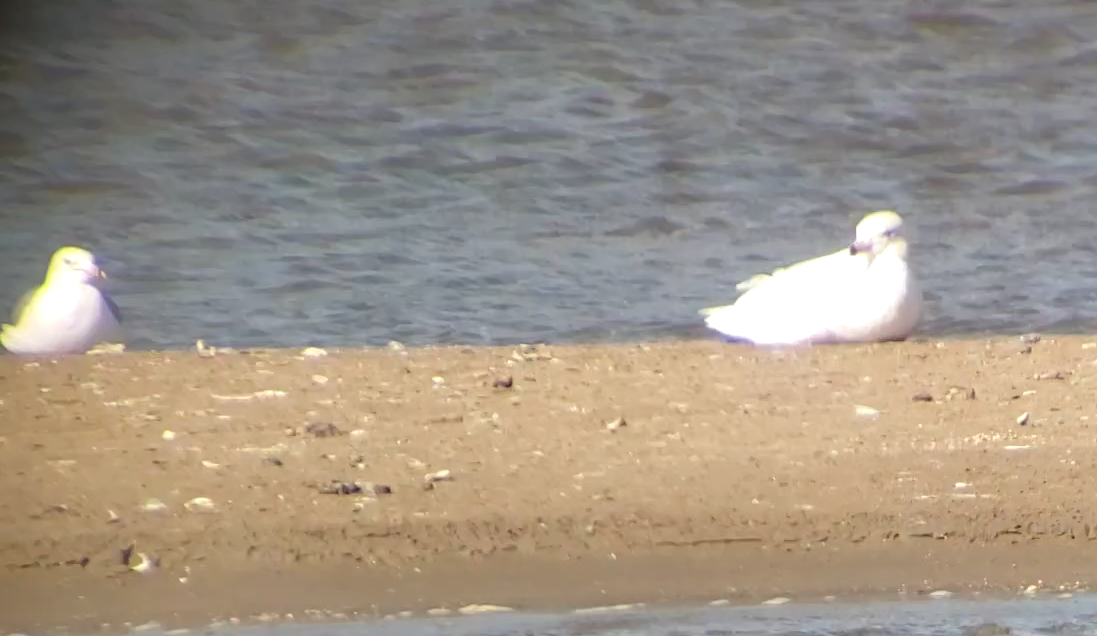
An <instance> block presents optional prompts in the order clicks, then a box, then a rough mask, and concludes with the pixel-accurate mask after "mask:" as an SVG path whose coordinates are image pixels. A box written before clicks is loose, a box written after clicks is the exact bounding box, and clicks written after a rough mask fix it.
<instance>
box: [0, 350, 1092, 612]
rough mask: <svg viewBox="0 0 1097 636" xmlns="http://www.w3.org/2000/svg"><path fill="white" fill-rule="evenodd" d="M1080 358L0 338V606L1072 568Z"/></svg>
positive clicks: (490, 599) (113, 606) (415, 600)
mask: <svg viewBox="0 0 1097 636" xmlns="http://www.w3.org/2000/svg"><path fill="white" fill-rule="evenodd" d="M1030 340H1031V339H1030ZM1095 361H1097V336H1095V337H1087V336H1054V337H1051V336H1048V337H1045V338H1044V339H1042V340H1038V341H1034V342H1029V341H1026V340H1023V339H1020V338H1017V337H1008V338H992V339H989V340H982V339H980V340H948V339H946V340H941V341H929V342H906V343H895V344H881V345H866V346H843V347H818V348H814V349H809V350H799V351H783V352H778V351H767V350H756V349H749V348H745V347H736V346H732V345H726V344H723V343H719V342H711V341H675V342H666V343H643V344H632V345H624V344H614V345H553V346H544V345H542V346H538V347H462V346H451V347H427V348H421V349H388V348H382V349H364V350H345V349H344V350H336V349H331V350H328V351H327V352H326V353H325V354H324V355H309V356H305V355H302V350H301V349H291V350H245V351H235V352H228V353H227V352H225V351H224V350H222V351H219V352H216V353H215V354H214V355H209V356H200V355H199V354H198V353H197V352H196V351H193V350H192V351H169V352H127V353H122V354H112V355H97V356H79V357H73V358H67V359H63V360H59V361H49V360H39V361H27V360H23V359H18V358H14V357H11V356H3V357H0V421H4V422H7V424H5V425H4V428H3V431H2V433H0V437H2V439H0V461H3V463H4V466H5V470H6V477H5V479H6V480H7V483H6V486H7V488H5V496H4V497H3V498H2V499H0V506H2V510H3V516H2V517H0V519H2V521H0V564H2V565H3V567H2V568H0V578H2V581H3V582H2V583H0V584H2V585H3V587H4V589H5V590H11V593H10V594H6V595H4V598H2V599H0V628H3V629H5V630H8V631H12V630H41V629H44V628H49V627H53V626H57V625H66V626H68V627H69V628H71V629H76V630H83V631H87V630H88V629H99V628H100V626H101V624H103V623H111V624H112V625H120V624H121V623H122V622H125V621H129V622H132V623H134V624H139V623H145V622H148V621H158V622H160V623H162V624H164V625H165V626H172V627H176V626H191V627H192V626H198V625H205V624H208V623H209V621H210V620H213V619H215V618H223V619H225V618H228V616H237V617H239V618H241V619H244V618H246V617H248V616H252V615H258V614H263V613H275V614H278V615H285V614H286V613H293V614H294V615H295V616H297V617H300V616H301V613H302V612H303V611H304V610H306V609H315V610H329V611H332V612H339V613H343V614H346V615H348V616H349V615H353V613H355V612H358V613H361V614H362V615H364V616H375V617H380V616H384V615H387V614H394V613H397V612H402V611H413V612H417V613H418V612H422V611H425V610H427V609H431V608H439V607H444V608H448V609H450V610H456V609H457V608H459V607H461V606H464V605H468V604H476V603H481V604H485V603H486V604H496V605H504V606H509V607H513V608H515V609H517V610H564V609H569V608H575V607H584V606H588V607H589V606H603V605H615V604H618V603H648V604H665V603H672V604H687V605H693V604H705V603H708V602H710V601H713V600H717V599H727V600H729V601H731V602H733V603H740V602H742V603H753V602H760V601H763V600H765V599H767V598H772V597H775V596H784V597H789V598H793V599H797V598H808V597H811V598H822V597H825V596H828V595H836V596H838V597H839V598H840V599H842V600H852V599H856V598H869V597H879V596H887V597H894V595H895V594H897V593H902V594H905V595H906V597H907V598H920V597H921V596H922V595H924V594H927V593H929V592H932V591H935V590H939V589H946V590H950V591H953V592H956V593H957V594H961V593H964V592H976V591H981V592H985V593H992V594H995V595H1009V594H1016V593H1018V592H1019V591H1022V590H1024V589H1025V588H1026V587H1028V586H1030V585H1036V586H1037V588H1038V589H1040V590H1044V591H1048V592H1058V591H1060V590H1062V591H1076V590H1084V589H1088V588H1090V587H1092V586H1093V585H1094V583H1095V582H1097V575H1095V574H1092V572H1097V570H1095V569H1094V568H1093V567H1092V564H1091V563H1090V562H1089V560H1088V559H1086V558H1085V552H1084V550H1085V548H1086V547H1088V546H1089V545H1090V544H1089V542H1090V541H1092V540H1093V539H1097V510H1094V508H1093V507H1092V506H1091V505H1090V499H1091V497H1092V495H1091V494H1089V493H1090V492H1091V491H1092V490H1093V487H1094V486H1095V485H1097V477H1093V476H1091V474H1090V473H1091V471H1090V468H1089V467H1090V466H1092V465H1093V464H1094V460H1097V429H1095V424H1097V404H1094V403H1093V401H1092V394H1093V393H1092V387H1093V385H1094V383H1097V366H1095V364H1094V362H1095ZM1087 385H1088V386H1087ZM440 471H449V473H448V474H446V473H441V472H440ZM428 474H431V475H433V477H432V478H431V479H430V480H428V479H427V477H426V476H427V475H428ZM351 491H355V492H351ZM333 492H344V493H346V494H333ZM131 544H135V545H136V547H135V549H134V552H135V553H145V554H147V555H149V556H150V557H151V558H155V559H158V560H159V568H157V569H156V571H155V572H153V573H150V574H139V573H136V572H132V571H130V570H129V569H128V568H127V567H125V566H123V565H122V563H121V559H120V557H119V552H120V551H121V550H123V549H124V548H126V547H128V546H129V545H131ZM66 562H69V563H71V565H57V564H59V563H66ZM234 608H235V609H234Z"/></svg>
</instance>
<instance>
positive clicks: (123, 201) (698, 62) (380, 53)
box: [0, 0, 1097, 347]
mask: <svg viewBox="0 0 1097 636" xmlns="http://www.w3.org/2000/svg"><path fill="white" fill-rule="evenodd" d="M5 7H6V8H5V9H4V10H5V11H7V12H8V15H6V16H4V22H5V23H6V25H7V27H6V30H5V31H4V33H3V34H2V37H0V73H2V78H3V81H2V82H0V113H2V117H0V272H2V273H3V274H4V276H3V277H2V280H0V305H3V306H5V307H9V306H11V305H12V304H13V303H14V301H15V299H16V298H17V297H18V295H19V294H20V293H21V292H22V291H23V290H24V289H25V288H27V287H28V286H30V285H32V284H34V283H35V282H36V281H37V280H38V279H39V278H40V277H41V275H42V273H43V271H44V268H45V264H46V260H47V259H48V256H49V253H50V252H51V251H52V250H53V249H54V248H56V247H58V246H60V245H62V244H66V243H80V244H84V245H87V246H88V247H90V248H92V249H93V250H94V251H95V252H97V253H98V254H99V255H100V256H101V258H102V259H103V260H104V261H105V264H106V266H107V268H108V271H109V272H110V274H111V276H112V278H113V279H114V282H113V287H112V289H113V291H114V294H115V297H116V300H117V301H118V302H119V304H120V305H121V306H122V309H123V311H124V312H125V315H126V317H127V321H128V324H129V331H130V339H129V342H130V345H131V346H133V347H177V346H187V345H190V344H191V343H193V341H194V339H195V338H205V339H207V340H210V341H213V342H215V343H217V344H221V345H234V346H254V345H297V344H306V343H308V344H328V345H354V344H382V343H384V342H386V341H388V340H390V339H396V340H401V341H404V342H407V343H409V344H425V343H435V342H465V343H471V344H483V343H502V342H515V341H556V342H560V341H593V340H630V339H656V338H667V337H680V336H691V335H697V334H699V333H701V330H700V329H699V328H698V327H697V325H698V317H697V316H696V314H695V311H696V309H697V308H698V307H701V306H705V305H708V304H712V303H716V302H727V301H730V300H731V299H732V298H733V297H734V283H735V282H736V281H738V280H740V279H742V278H745V277H747V276H749V275H750V274H753V273H754V272H756V271H758V270H760V269H767V268H770V267H772V266H776V265H780V264H782V263H785V262H788V261H790V260H792V259H799V258H804V257H807V256H811V255H814V254H817V253H821V252H823V251H830V250H833V249H837V247H839V246H841V245H842V244H843V243H845V242H847V241H848V240H849V236H850V234H851V228H852V225H853V223H854V222H855V221H856V220H857V219H858V218H859V217H860V215H861V214H862V213H864V212H866V211H868V210H871V209H878V208H894V209H898V210H900V211H902V212H903V213H904V214H905V215H906V217H907V218H908V221H909V222H910V225H911V226H912V228H913V233H914V240H915V250H914V253H913V258H914V261H915V265H916V267H917V269H918V271H919V272H920V274H921V276H922V277H923V279H924V281H925V287H926V288H927V291H928V296H929V299H930V303H929V306H928V309H927V315H926V318H925V321H924V323H923V326H922V330H923V332H925V333H928V334H935V335H948V334H958V333H970V332H987V331H999V332H1002V331H1005V332H1018V331H1026V330H1033V329H1043V330H1050V329H1057V330H1066V331H1074V330H1082V329H1085V328H1087V327H1088V328H1090V329H1092V327H1093V326H1094V325H1097V205H1095V203H1094V200H1095V196H1094V195H1095V193H1097V153H1095V149H1097V45H1095V44H1094V39H1093V35H1094V34H1095V33H1097V4H1094V3H1092V2H1087V1H1082V0H1068V1H1062V0H1047V1H1046V2H1038V3H1036V2H1022V1H1020V0H1008V1H1003V0H971V1H970V2H963V3H956V2H932V1H930V2H915V3H911V2H905V1H899V0H821V1H819V2H810V3H808V2H794V1H791V0H738V1H721V0H606V1H604V2H578V1H570V0H558V1H554V2H543V1H540V0H448V1H447V2H434V1H428V0H371V1H370V2H360V1H356V0H313V1H310V2H290V1H288V0H263V1H262V2H259V1H258V0H253V1H248V0H241V1H234V2H225V1H224V0H191V1H188V2H177V1H175V0H98V1H97V2H77V1H76V0H58V1H57V2H34V1H33V0H23V1H22V2H18V3H17V2H15V1H14V0H13V2H9V3H6V4H5Z"/></svg>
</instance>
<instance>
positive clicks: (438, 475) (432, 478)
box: [423, 469, 453, 483]
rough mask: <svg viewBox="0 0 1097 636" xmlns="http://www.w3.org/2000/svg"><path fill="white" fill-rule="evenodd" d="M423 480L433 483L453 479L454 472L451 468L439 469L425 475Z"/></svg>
mask: <svg viewBox="0 0 1097 636" xmlns="http://www.w3.org/2000/svg"><path fill="white" fill-rule="evenodd" d="M423 481H425V482H427V483H433V482H436V481H453V473H451V472H450V471H449V469H444V470H439V471H436V472H433V473H428V474H426V475H424V476H423Z"/></svg>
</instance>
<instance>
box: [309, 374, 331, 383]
mask: <svg viewBox="0 0 1097 636" xmlns="http://www.w3.org/2000/svg"><path fill="white" fill-rule="evenodd" d="M312 381H313V382H315V383H316V384H327V383H328V378H327V376H323V375H320V374H316V375H314V376H312Z"/></svg>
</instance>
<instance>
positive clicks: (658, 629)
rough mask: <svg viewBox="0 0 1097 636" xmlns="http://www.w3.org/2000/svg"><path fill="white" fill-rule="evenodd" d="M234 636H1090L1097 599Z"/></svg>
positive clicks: (754, 610)
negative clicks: (354, 635)
mask: <svg viewBox="0 0 1097 636" xmlns="http://www.w3.org/2000/svg"><path fill="white" fill-rule="evenodd" d="M215 633H218V634H225V633H231V635H232V636H283V635H285V636H289V635H291V634H292V635H294V636H350V635H352V634H370V635H371V636H390V635H391V636H519V635H524V636H532V635H534V634H536V635H537V636H816V635H818V636H1010V635H1011V634H1012V635H1013V636H1037V635H1039V636H1060V635H1061V636H1088V635H1091V634H1097V600H1095V599H1094V598H1085V597H1083V598H1071V599H1056V600H1040V601H1036V600H1026V601H940V602H938V601H933V602H918V603H869V604H864V605H785V606H781V607H741V608H726V607H725V608H706V609H699V610H662V611H658V610H657V611H650V610H644V611H635V612H613V613H610V614H601V615H583V616H566V617H561V616H558V615H554V616H550V615H538V614H513V615H512V614H502V615H491V616H482V617H467V618H457V619H451V618H445V619H415V620H411V619H407V620H405V619H401V620H397V621H382V622H373V623H367V624H354V623H349V624H348V623H342V624H327V625H316V624H313V625H301V624H298V625H278V626H270V625H265V626H258V627H245V628H232V629H231V630H221V629H219V630H217V631H216V632H215Z"/></svg>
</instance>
